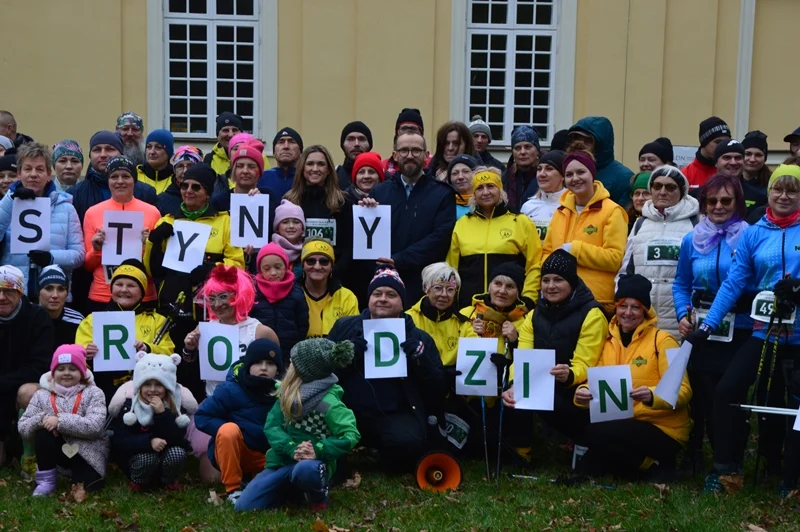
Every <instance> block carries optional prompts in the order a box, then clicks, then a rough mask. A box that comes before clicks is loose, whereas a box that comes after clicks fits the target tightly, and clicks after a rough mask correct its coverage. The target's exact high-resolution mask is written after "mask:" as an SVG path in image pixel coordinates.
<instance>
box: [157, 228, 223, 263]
mask: <svg viewBox="0 0 800 532" xmlns="http://www.w3.org/2000/svg"><path fill="white" fill-rule="evenodd" d="M173 227H174V228H175V233H174V234H173V235H172V236H171V237H170V238H169V241H168V242H167V249H166V251H164V261H163V265H164V267H165V268H169V269H170V270H175V271H177V272H184V273H191V271H192V270H194V269H195V268H196V267H198V266H200V265H201V264H202V263H203V257H205V254H206V245H207V244H208V239H209V237H210V236H211V226H210V225H205V224H201V223H197V222H190V221H187V220H176V221H175V223H174V224H173Z"/></svg>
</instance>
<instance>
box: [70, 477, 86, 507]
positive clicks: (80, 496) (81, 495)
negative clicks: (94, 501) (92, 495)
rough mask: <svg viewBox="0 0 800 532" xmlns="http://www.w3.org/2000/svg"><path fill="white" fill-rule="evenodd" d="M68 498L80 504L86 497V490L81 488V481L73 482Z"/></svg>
mask: <svg viewBox="0 0 800 532" xmlns="http://www.w3.org/2000/svg"><path fill="white" fill-rule="evenodd" d="M69 496H70V498H72V500H74V501H75V502H76V503H78V504H80V503H82V502H83V501H85V500H86V499H87V498H88V495H87V494H86V490H85V489H83V483H82V482H81V483H78V484H73V485H72V489H71V490H70V492H69Z"/></svg>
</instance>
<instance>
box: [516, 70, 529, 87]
mask: <svg viewBox="0 0 800 532" xmlns="http://www.w3.org/2000/svg"><path fill="white" fill-rule="evenodd" d="M532 79H533V77H532V76H531V73H530V72H516V73H515V74H514V86H515V87H530V86H531V80H532Z"/></svg>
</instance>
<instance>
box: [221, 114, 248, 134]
mask: <svg viewBox="0 0 800 532" xmlns="http://www.w3.org/2000/svg"><path fill="white" fill-rule="evenodd" d="M225 126H233V127H235V128H238V129H239V131H244V122H243V121H242V117H241V116H239V115H237V114H236V113H231V112H230V111H225V112H224V113H220V115H219V116H218V117H217V135H219V132H220V131H221V130H222V128H223V127H225Z"/></svg>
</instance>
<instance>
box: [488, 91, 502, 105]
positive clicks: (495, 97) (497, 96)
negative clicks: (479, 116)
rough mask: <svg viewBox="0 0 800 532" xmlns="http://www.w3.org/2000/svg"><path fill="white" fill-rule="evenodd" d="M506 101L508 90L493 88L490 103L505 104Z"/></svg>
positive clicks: (490, 92) (490, 93)
mask: <svg viewBox="0 0 800 532" xmlns="http://www.w3.org/2000/svg"><path fill="white" fill-rule="evenodd" d="M505 102H506V91H504V90H491V91H489V103H490V104H492V105H503V104H504V103H505Z"/></svg>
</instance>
